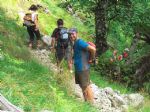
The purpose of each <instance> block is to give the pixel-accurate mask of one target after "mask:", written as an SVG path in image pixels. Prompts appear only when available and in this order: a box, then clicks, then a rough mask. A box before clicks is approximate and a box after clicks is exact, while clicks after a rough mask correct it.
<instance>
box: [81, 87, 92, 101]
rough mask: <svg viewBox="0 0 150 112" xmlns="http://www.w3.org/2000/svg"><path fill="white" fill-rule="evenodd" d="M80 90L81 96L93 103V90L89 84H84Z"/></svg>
mask: <svg viewBox="0 0 150 112" xmlns="http://www.w3.org/2000/svg"><path fill="white" fill-rule="evenodd" d="M82 92H83V96H84V99H85V101H88V102H90V103H93V99H94V96H93V91H92V88H91V86H90V85H88V86H86V87H82Z"/></svg>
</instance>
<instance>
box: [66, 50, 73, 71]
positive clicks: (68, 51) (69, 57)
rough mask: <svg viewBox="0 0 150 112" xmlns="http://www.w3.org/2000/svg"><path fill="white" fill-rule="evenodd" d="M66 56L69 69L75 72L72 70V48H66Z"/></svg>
mask: <svg viewBox="0 0 150 112" xmlns="http://www.w3.org/2000/svg"><path fill="white" fill-rule="evenodd" d="M65 57H66V59H67V64H68V69H69V70H70V72H71V73H72V72H73V71H72V64H73V60H72V54H71V48H67V49H66V53H65Z"/></svg>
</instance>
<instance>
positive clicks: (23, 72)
mask: <svg viewBox="0 0 150 112" xmlns="http://www.w3.org/2000/svg"><path fill="white" fill-rule="evenodd" d="M34 3H42V5H44V6H47V7H48V8H49V10H50V12H51V14H50V15H47V14H44V13H43V12H40V13H39V20H40V31H41V32H42V33H44V34H47V35H51V33H52V31H53V29H54V28H55V27H56V20H57V19H58V18H63V19H64V21H65V26H67V27H74V26H76V27H77V28H79V29H80V30H79V33H80V36H81V37H83V38H84V39H85V40H88V39H87V38H86V36H87V35H85V34H82V33H83V32H88V34H90V33H91V29H89V28H88V27H87V26H84V25H83V23H82V22H81V21H78V20H77V19H76V18H75V17H72V16H71V15H69V14H68V13H66V12H65V11H64V10H62V9H61V8H59V7H57V2H56V1H55V0H41V1H40V0H39V1H38V0H35V2H34ZM8 4H9V5H8ZM31 4H33V2H31V1H29V2H28V1H26V2H25V3H22V2H21V1H18V0H7V1H3V2H1V1H0V32H1V33H0V55H2V57H3V58H0V92H1V93H2V94H3V95H4V96H5V97H6V98H7V99H8V100H9V101H11V102H12V103H13V104H15V105H17V106H19V107H21V108H22V109H24V111H25V112H38V111H40V110H42V109H47V110H54V111H56V112H96V109H95V108H94V107H92V106H91V105H89V104H87V103H82V102H80V101H77V100H76V99H75V96H73V95H71V94H69V93H68V83H67V81H66V79H69V76H68V74H67V73H66V74H64V75H63V76H58V75H57V74H54V73H53V72H52V71H50V70H49V69H48V68H46V67H44V66H42V65H40V64H39V63H38V62H37V61H36V60H35V59H32V57H31V56H30V53H29V51H28V49H27V47H26V44H25V43H26V40H27V39H28V34H27V32H26V29H25V28H24V27H23V26H22V22H21V21H20V19H19V16H18V14H17V13H18V11H21V10H26V9H27V8H28V7H29V6H30V5H31ZM10 6H13V7H10ZM91 76H92V80H93V82H95V83H96V84H97V85H98V86H100V87H106V86H110V87H112V88H113V89H116V90H120V91H121V92H122V93H126V92H128V89H126V88H125V87H124V86H118V84H117V83H110V82H109V81H107V79H105V78H104V77H100V76H99V75H98V73H96V72H94V71H92V75H91ZM69 95H70V96H69ZM149 101H150V100H149V99H148V98H147V97H146V102H147V103H146V104H145V105H144V108H143V109H142V112H148V110H150V109H149V104H150V102H149Z"/></svg>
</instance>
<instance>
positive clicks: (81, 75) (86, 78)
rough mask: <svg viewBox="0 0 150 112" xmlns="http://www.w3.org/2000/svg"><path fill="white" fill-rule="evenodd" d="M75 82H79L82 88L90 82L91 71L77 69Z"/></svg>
mask: <svg viewBox="0 0 150 112" xmlns="http://www.w3.org/2000/svg"><path fill="white" fill-rule="evenodd" d="M75 82H76V84H79V85H80V86H81V88H83V87H86V86H88V85H89V84H90V71H89V70H85V71H75Z"/></svg>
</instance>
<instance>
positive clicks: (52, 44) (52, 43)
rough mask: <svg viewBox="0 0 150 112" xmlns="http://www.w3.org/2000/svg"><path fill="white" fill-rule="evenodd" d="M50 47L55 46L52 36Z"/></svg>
mask: <svg viewBox="0 0 150 112" xmlns="http://www.w3.org/2000/svg"><path fill="white" fill-rule="evenodd" d="M51 47H52V48H54V47H55V38H54V37H52V41H51Z"/></svg>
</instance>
